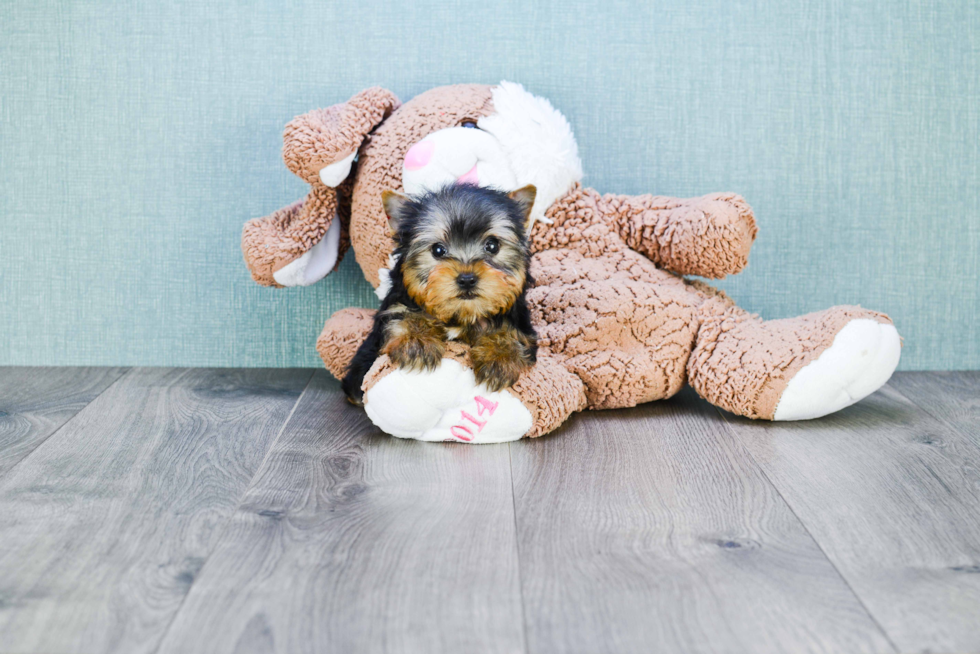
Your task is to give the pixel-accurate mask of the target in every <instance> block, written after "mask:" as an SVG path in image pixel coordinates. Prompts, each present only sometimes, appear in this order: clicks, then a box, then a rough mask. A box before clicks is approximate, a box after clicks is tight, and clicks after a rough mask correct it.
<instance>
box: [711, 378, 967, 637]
mask: <svg viewBox="0 0 980 654" xmlns="http://www.w3.org/2000/svg"><path fill="white" fill-rule="evenodd" d="M726 419H727V421H728V424H729V425H730V427H731V430H732V432H733V433H734V434H735V435H736V437H737V438H738V440H739V441H740V442H741V443H742V445H743V446H744V447H745V448H746V449H748V450H749V451H750V452H751V453H752V455H753V457H754V458H755V460H756V461H757V462H758V463H759V464H760V465H761V467H762V468H763V470H764V471H765V473H766V475H767V477H768V478H769V479H770V480H771V481H772V483H773V484H774V485H775V486H776V488H778V489H779V491H780V493H781V494H782V495H783V497H784V498H785V499H786V500H787V502H788V503H789V504H790V506H791V507H792V509H793V511H794V512H795V513H796V514H797V515H798V516H799V517H800V519H801V520H802V521H803V523H804V524H805V525H806V527H807V529H808V530H809V531H810V533H811V534H812V535H813V536H814V538H815V539H816V540H817V542H818V543H819V544H820V546H821V547H822V548H823V550H824V551H825V552H826V553H827V555H828V556H829V558H830V559H831V561H833V563H834V564H835V565H836V566H837V568H838V570H840V572H841V573H842V574H843V576H844V577H845V578H846V579H847V581H848V583H849V584H850V585H851V587H852V588H853V589H854V591H855V592H856V593H857V594H858V596H859V597H860V598H861V599H862V601H863V602H864V604H865V605H866V606H867V607H868V609H869V610H870V612H871V613H872V615H873V616H874V617H875V618H876V620H877V621H878V623H879V624H881V625H882V627H883V628H884V629H885V631H886V633H887V634H888V635H889V637H890V638H891V639H892V641H893V642H895V643H896V644H897V645H898V647H899V648H900V649H901V650H902V651H906V652H911V651H927V650H928V651H933V652H977V651H980V574H978V572H980V448H978V447H977V445H976V444H974V443H973V442H972V441H971V440H970V439H968V438H967V437H965V436H963V435H962V434H960V433H958V432H956V431H955V430H953V429H951V428H950V427H949V426H948V425H946V424H944V423H941V422H939V421H937V420H936V419H934V418H932V417H931V416H929V415H928V414H926V413H925V412H924V411H922V410H921V409H919V408H918V407H916V406H915V405H914V404H913V403H912V402H910V401H909V400H908V399H906V398H905V397H903V396H902V395H901V394H899V393H898V392H896V391H895V390H894V389H892V388H890V387H889V386H886V387H885V388H883V389H882V390H881V391H879V392H877V393H875V394H874V395H872V396H871V397H869V398H867V399H865V400H863V401H862V402H859V403H858V404H856V405H855V406H853V407H850V408H848V409H845V410H844V411H841V412H839V413H837V414H834V415H831V416H827V417H826V418H822V419H820V420H813V421H808V422H798V423H765V422H752V421H749V420H745V419H742V418H737V417H735V416H730V415H727V414H726Z"/></svg>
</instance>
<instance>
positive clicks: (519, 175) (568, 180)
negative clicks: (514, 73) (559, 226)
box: [477, 82, 582, 221]
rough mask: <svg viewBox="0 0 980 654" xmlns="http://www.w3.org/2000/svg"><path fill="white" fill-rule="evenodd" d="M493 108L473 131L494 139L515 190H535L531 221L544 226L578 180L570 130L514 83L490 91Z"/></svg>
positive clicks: (543, 102)
mask: <svg viewBox="0 0 980 654" xmlns="http://www.w3.org/2000/svg"><path fill="white" fill-rule="evenodd" d="M493 107H494V110H495V113H494V114H492V115H490V116H485V117H483V118H481V119H480V120H479V121H477V125H478V126H479V127H480V129H482V130H484V131H486V132H489V133H490V134H492V135H493V136H495V137H497V140H498V141H499V142H500V145H501V147H502V148H503V150H504V152H505V154H506V155H507V159H508V161H509V162H510V168H511V170H513V172H514V176H515V177H516V181H517V187H518V188H519V187H521V186H525V185H527V184H534V185H535V186H536V187H537V189H538V195H537V199H536V200H535V201H534V208H533V209H532V211H531V216H532V218H533V219H534V220H545V221H546V219H545V215H544V212H545V211H546V210H547V209H548V207H550V206H551V204H552V203H553V202H554V201H555V200H557V199H558V198H560V197H561V196H562V195H564V194H565V193H566V192H568V189H569V188H571V187H572V185H573V184H575V183H576V182H578V181H580V180H581V179H582V161H581V160H580V159H579V156H578V144H577V143H576V142H575V135H574V134H572V128H571V126H570V125H569V124H568V121H567V120H565V117H564V116H563V115H562V114H561V113H560V112H559V111H558V110H557V109H555V108H554V107H552V106H551V103H550V102H548V101H547V100H545V99H544V98H539V97H537V96H535V95H531V94H530V93H528V92H527V91H525V90H524V87H523V86H521V85H520V84H515V83H513V82H501V83H500V84H499V85H498V86H495V87H494V89H493Z"/></svg>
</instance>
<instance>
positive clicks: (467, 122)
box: [461, 120, 479, 129]
mask: <svg viewBox="0 0 980 654" xmlns="http://www.w3.org/2000/svg"><path fill="white" fill-rule="evenodd" d="M461 126H462V127H469V128H470V129H479V127H477V126H476V121H475V120H464V121H463V123H462V125H461Z"/></svg>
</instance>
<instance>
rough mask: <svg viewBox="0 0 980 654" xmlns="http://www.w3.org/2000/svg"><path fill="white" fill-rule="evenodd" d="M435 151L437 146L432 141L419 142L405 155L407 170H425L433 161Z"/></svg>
mask: <svg viewBox="0 0 980 654" xmlns="http://www.w3.org/2000/svg"><path fill="white" fill-rule="evenodd" d="M435 151H436V144H435V143H433V142H432V141H419V142H418V143H416V144H415V145H413V146H412V147H410V148H409V149H408V152H406V153H405V169H406V170H420V169H422V168H425V167H426V166H428V165H429V162H430V161H432V153H433V152H435Z"/></svg>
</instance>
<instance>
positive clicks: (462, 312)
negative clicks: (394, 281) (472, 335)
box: [382, 184, 536, 324]
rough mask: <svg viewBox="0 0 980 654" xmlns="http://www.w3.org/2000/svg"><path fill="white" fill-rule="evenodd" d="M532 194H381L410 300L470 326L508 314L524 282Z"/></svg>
mask: <svg viewBox="0 0 980 654" xmlns="http://www.w3.org/2000/svg"><path fill="white" fill-rule="evenodd" d="M535 192H536V190H535V188H534V187H533V186H525V187H524V188H520V189H518V190H516V191H514V192H512V193H509V194H508V193H502V192H500V191H495V190H493V189H488V188H481V187H478V186H472V185H469V184H453V185H449V186H446V187H444V188H443V189H441V190H439V191H436V192H431V193H426V194H425V195H423V196H420V197H418V198H416V199H412V198H408V197H406V196H404V195H400V194H398V193H395V192H393V191H385V193H384V194H383V195H382V201H383V202H384V207H385V213H386V214H388V222H389V225H390V226H391V231H392V234H393V235H394V238H395V241H396V249H395V255H396V256H399V257H401V269H402V277H403V281H404V283H405V288H406V290H407V291H408V294H409V296H411V298H412V299H413V300H415V302H417V303H418V304H419V306H421V307H422V308H423V309H425V310H426V311H427V312H428V313H430V314H431V315H432V316H434V317H435V318H437V319H439V320H442V321H444V322H448V323H461V324H472V323H474V322H476V321H477V320H479V319H480V318H484V317H488V316H493V315H496V314H499V313H503V312H505V311H507V310H508V309H510V307H511V306H512V305H513V304H514V302H515V301H516V300H517V298H518V297H519V296H520V294H521V292H522V291H523V290H524V285H525V284H526V282H527V267H528V258H529V256H530V253H529V250H528V243H527V236H526V234H525V229H526V226H527V221H528V217H529V216H530V212H531V206H532V205H533V204H534V196H535Z"/></svg>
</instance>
